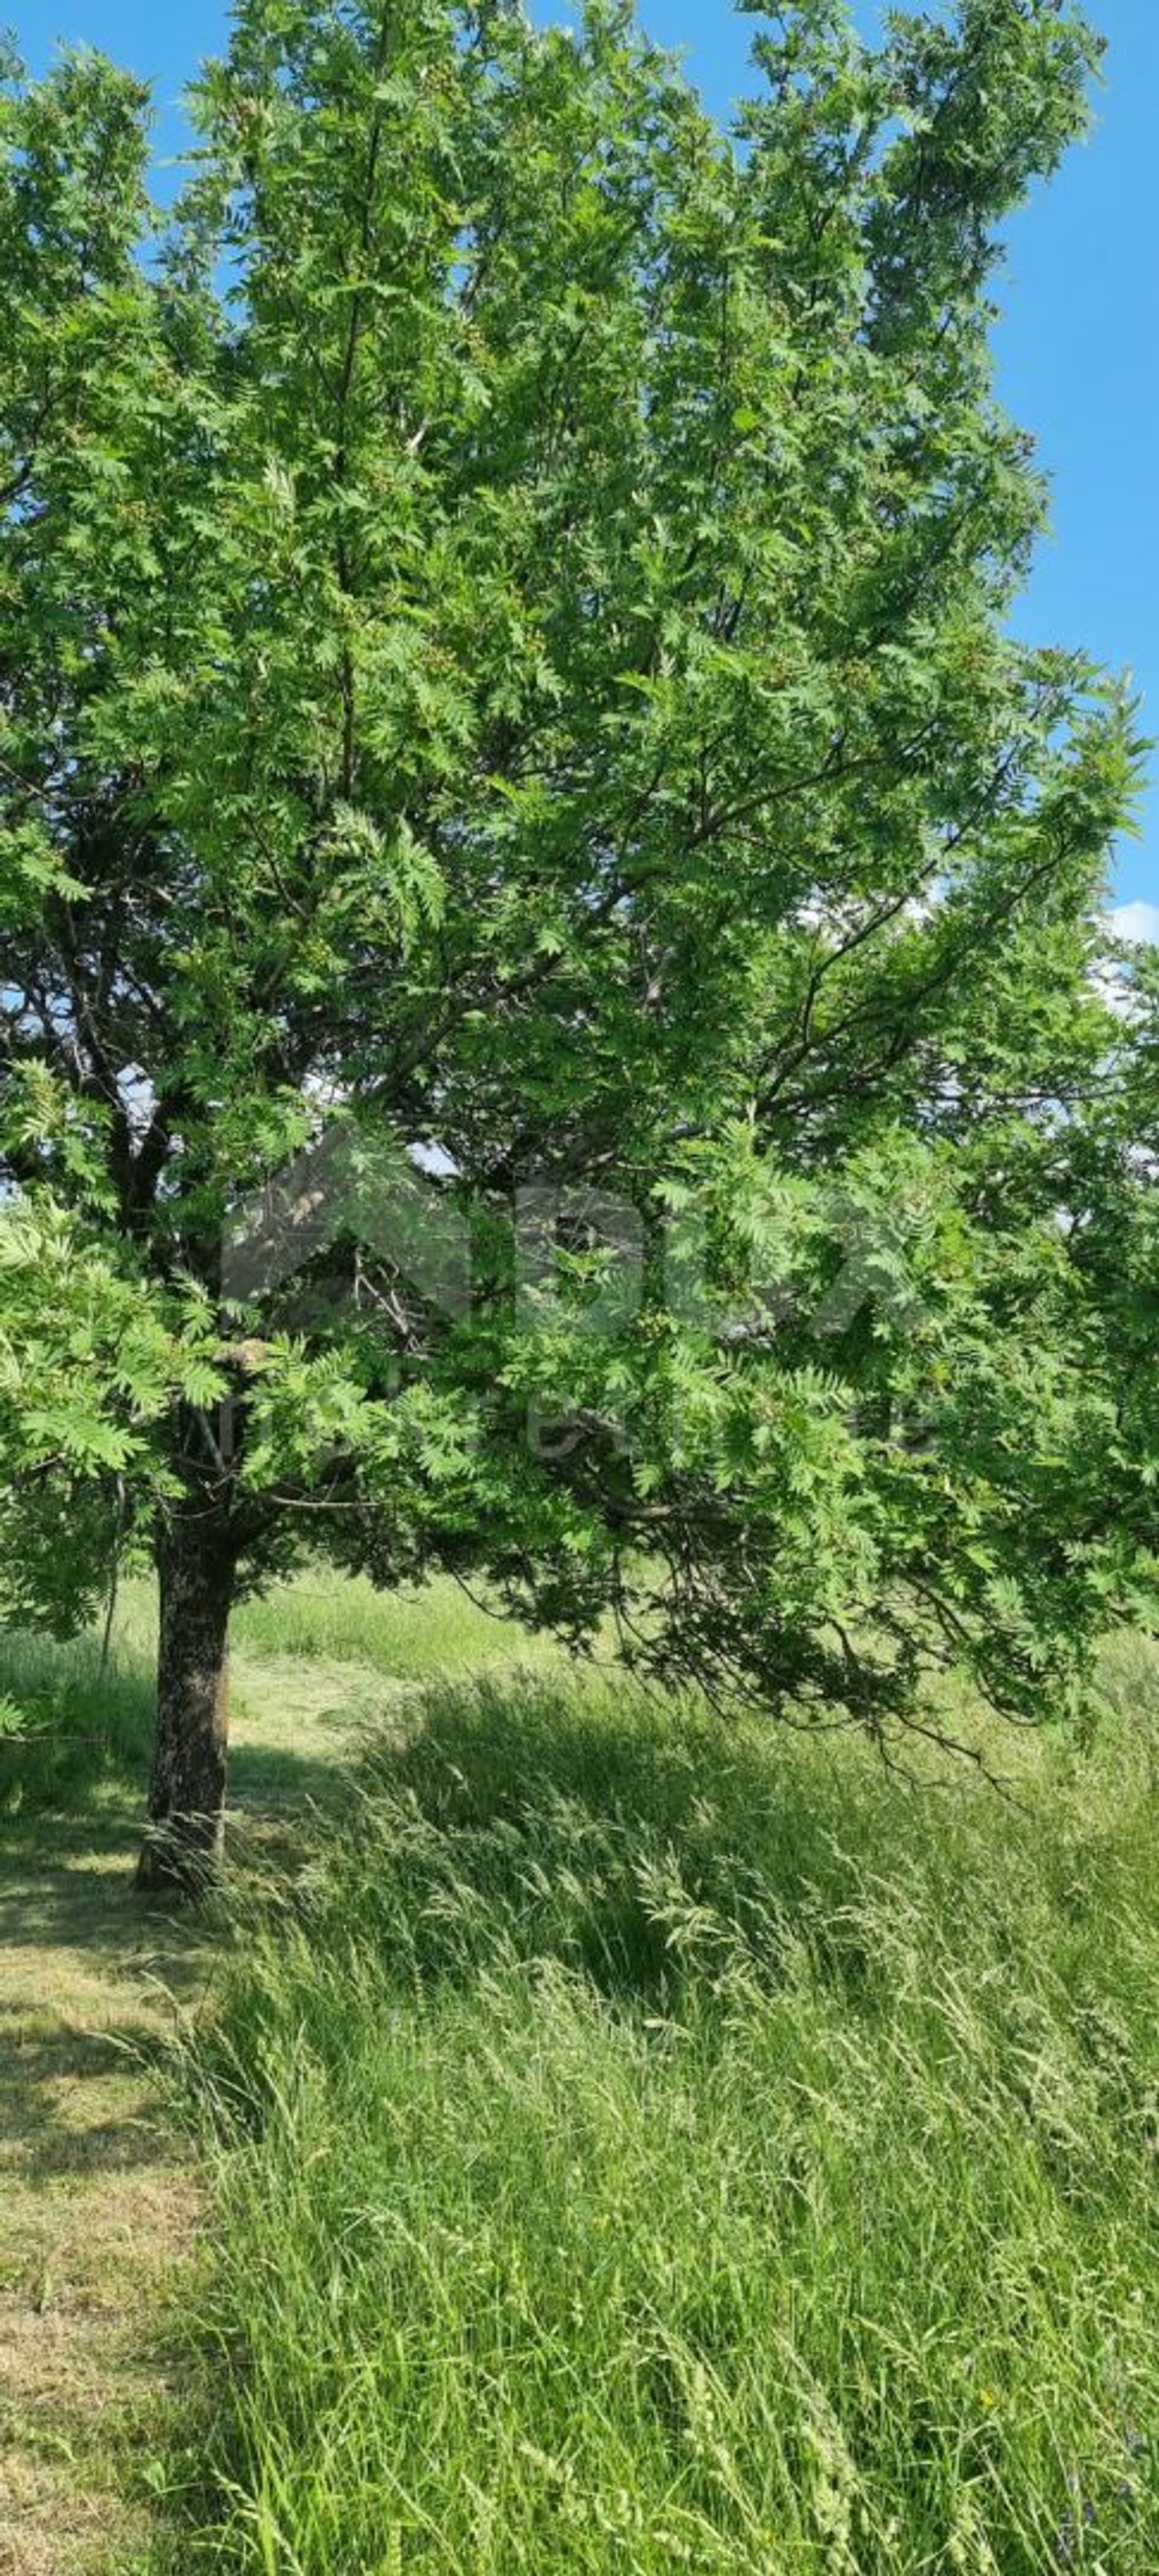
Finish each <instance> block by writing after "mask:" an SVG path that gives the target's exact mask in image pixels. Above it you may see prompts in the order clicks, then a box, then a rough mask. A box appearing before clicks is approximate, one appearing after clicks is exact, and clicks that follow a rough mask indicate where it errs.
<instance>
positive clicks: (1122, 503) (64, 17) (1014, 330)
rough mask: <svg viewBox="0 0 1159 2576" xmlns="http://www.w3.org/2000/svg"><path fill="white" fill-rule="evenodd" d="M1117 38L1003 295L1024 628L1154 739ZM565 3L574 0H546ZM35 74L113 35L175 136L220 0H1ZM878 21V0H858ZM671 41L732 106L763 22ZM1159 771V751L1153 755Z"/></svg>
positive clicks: (1129, 185)
mask: <svg viewBox="0 0 1159 2576" xmlns="http://www.w3.org/2000/svg"><path fill="white" fill-rule="evenodd" d="M1089 7H1090V13H1091V15H1092V16H1093V18H1094V20H1095V23H1096V24H1097V25H1098V26H1099V28H1100V29H1101V30H1102V32H1103V33H1104V34H1105V35H1106V36H1107V37H1108V38H1109V40H1110V47H1109V52H1108V56H1107V64H1106V86H1105V88H1104V90H1103V91H1102V93H1101V95H1100V97H1099V99H1098V102H1097V115H1098V124H1097V129H1096V132H1095V136H1094V139H1093V141H1092V142H1091V143H1090V144H1089V145H1087V146H1086V147H1085V148H1084V149H1083V150H1081V151H1079V152H1077V153H1074V154H1072V156H1071V158H1070V161H1069V162H1068V164H1067V166H1066V168H1065V170H1064V171H1063V172H1062V174H1061V175H1060V177H1059V178H1058V179H1057V180H1056V181H1055V184H1054V186H1053V188H1052V189H1050V190H1049V191H1047V192H1045V193H1044V194H1042V195H1040V196H1039V198H1038V199H1037V200H1036V202H1035V203H1034V204H1033V205H1032V206H1031V207H1030V208H1028V209H1027V211H1026V212H1025V213H1024V214H1022V215H1021V216H1019V217H1018V219H1017V220H1016V222H1015V224H1014V225H1013V227H1012V230H1011V237H1010V253H1009V265H1008V269H1007V272H1006V276H1005V280H1004V282H1003V285H1002V289H1001V301H1002V304H1003V308H1004V309H1003V320H1002V324H1001V328H1000V334H999V354H1000V365H1001V387H1002V392H1003V395H1004V398H1005V400H1006V402H1007V404H1008V406H1009V408H1010V409H1011V410H1012V411H1013V412H1014V413H1015V414H1016V415H1017V417H1018V419H1019V420H1020V421H1021V422H1022V424H1023V425H1024V426H1025V427H1026V428H1027V429H1030V430H1033V431H1034V433H1035V435H1036V437H1037V439H1038V443H1039V454H1040V457H1041V459H1042V462H1043V463H1044V464H1045V466H1046V467H1047V469H1048V471H1049V473H1050V475H1051V477H1052V480H1053V486H1054V529H1053V534H1052V536H1051V538H1050V539H1049V540H1048V542H1047V543H1046V544H1045V545H1044V546H1043V548H1042V550H1041V552H1040V556H1039V561H1038V565H1037V568H1036V571H1035V575H1034V579H1033V582H1032V584H1031V587H1030V590H1029V592H1028V594H1027V597H1026V600H1025V601H1024V603H1023V605H1022V608H1021V609H1020V612H1019V617H1018V624H1019V628H1020V630H1021V631H1024V632H1025V633H1027V634H1028V635H1031V636H1034V637H1035V638H1036V639H1037V640H1039V641H1042V642H1050V643H1061V644H1076V645H1080V644H1081V645H1083V646H1085V647H1086V648H1087V649H1088V650H1089V651H1091V652H1093V653H1095V654H1096V655H1097V656H1098V657H1099V658H1100V659H1101V660H1102V661H1104V662H1107V663H1109V664H1111V665H1112V666H1113V667H1114V668H1115V669H1121V668H1122V667H1123V666H1124V665H1126V666H1129V668H1130V669H1131V670H1132V671H1133V672H1134V674H1135V678H1136V682H1137V684H1138V687H1139V688H1140V690H1141V691H1142V692H1143V693H1144V696H1145V700H1146V706H1145V723H1146V726H1147V728H1148V730H1150V731H1153V732H1155V733H1157V734H1159V444H1157V440H1156V430H1155V412H1156V408H1157V407H1159V152H1157V151H1156V146H1155V132H1154V129H1155V118H1156V112H1157V111H1159V0H1089ZM549 10H550V14H551V15H553V16H554V15H558V16H564V15H566V14H567V10H566V0H539V14H541V15H547V14H548V12H549ZM0 12H2V14H3V15H5V16H7V15H10V16H11V19H12V21H13V23H14V26H15V32H16V35H17V39H18V41H19V43H20V45H21V48H22V50H23V52H24V54H25V55H26V57H27V59H28V60H29V61H30V62H31V63H32V64H33V65H34V66H36V67H37V68H39V67H40V66H41V65H42V64H43V63H44V61H45V60H46V58H47V56H48V54H49V53H50V51H51V48H52V45H53V43H54V42H55V41H56V40H57V39H64V40H65V41H69V42H77V41H83V42H86V43H88V44H93V45H99V46H101V47H103V48H104V50H105V51H106V52H108V53H111V54H113V55H115V56H117V57H118V58H119V59H120V60H121V61H123V62H126V63H128V64H130V65H131V66H132V68H133V69H134V70H135V71H138V72H140V73H141V74H142V75H144V76H146V77H148V78H149V79H151V80H152V81H153V82H154V83H155V86H156V95H157V102H158V107H159V109H160V110H161V126H160V132H159V148H161V149H165V150H170V151H172V150H176V149H177V148H178V145H179V140H180V131H181V128H180V118H179V112H178V102H179V99H180V94H181V88H182V84H183V82H184V80H185V79H186V77H187V76H188V73H189V71H190V69H191V68H192V66H193V64H194V62H195V60H196V59H197V57H199V56H200V55H202V54H204V53H208V52H212V51H214V50H215V49H217V48H219V47H220V45H221V42H222V39H223V35H224V31H225V26H226V17H227V12H226V8H225V6H224V5H223V4H222V0H183V5H182V6H180V7H179V8H173V7H162V6H159V5H158V0H8V6H7V9H4V7H3V0H0ZM859 13H860V15H861V17H862V18H863V20H864V22H865V23H866V25H867V26H871V25H872V22H873V18H874V14H875V12H874V7H873V0H859ZM641 14H642V16H643V17H644V19H645V22H646V24H647V25H648V26H649V28H650V29H651V32H652V33H653V35H655V36H657V37H659V38H660V39H661V41H662V42H665V43H670V44H674V45H682V46H683V47H685V48H686V52H687V59H688V64H689V68H690V70H691V72H692V74H693V76H694V78H695V79H696V80H697V82H698V83H699V85H700V87H701V88H702V89H703V91H704V93H705V95H706V97H707V98H708V100H709V102H710V104H711V105H712V106H714V107H715V108H717V109H718V110H720V111H721V112H723V111H724V110H725V109H726V108H727V106H728V103H729V101H730V100H731V99H732V98H734V97H735V96H736V94H737V92H738V91H739V90H740V89H741V88H742V87H743V84H744V76H745V61H746V55H747V49H748V44H749V40H750V38H751V35H752V32H753V26H752V21H751V19H748V20H746V19H736V18H734V17H733V16H732V15H731V13H730V11H729V10H728V8H727V7H726V6H725V5H724V0H642V7H641ZM1155 765H1156V766H1157V767H1159V756H1157V761H1156V764H1155ZM1118 896H1119V901H1120V902H1121V903H1122V904H1123V905H1125V906H1129V907H1131V926H1133V927H1135V928H1138V929H1140V930H1142V929H1147V930H1149V931H1150V933H1151V935H1153V936H1159V792H1157V791H1153V792H1152V795H1151V798H1150V800H1149V810H1148V816H1147V827H1146V836H1145V839H1144V841H1143V843H1142V844H1141V845H1137V844H1133V843H1127V844H1126V846H1125V847H1124V849H1123V851H1122V852H1121V854H1120V865H1119V874H1118ZM1152 908H1153V909H1152Z"/></svg>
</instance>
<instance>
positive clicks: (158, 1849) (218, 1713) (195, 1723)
mask: <svg viewBox="0 0 1159 2576" xmlns="http://www.w3.org/2000/svg"><path fill="white" fill-rule="evenodd" d="M157 1572H158V1576H159V1579H160V1588H161V1629H160V1643H159V1647H158V1655H157V1740H156V1749H155V1753H154V1759H153V1784H152V1789H151V1792H150V1797H149V1829H148V1833H147V1835H146V1838H145V1846H144V1849H143V1851H142V1853H141V1860H140V1866H139V1869H138V1873H137V1883H138V1885H139V1886H140V1887H142V1888H144V1889H147V1890H155V1889H156V1890H164V1891H167V1892H170V1893H173V1892H176V1893H178V1894H180V1895H185V1896H191V1895H199V1894H201V1893H202V1892H203V1891H204V1889H205V1887H206V1886H207V1884H208V1882H209V1880H210V1879H211V1878H212V1877H213V1874H214V1871H215V1869H216V1867H217V1864H218V1862H219V1860H220V1858H221V1853H222V1846H223V1843H224V1838H225V1786H226V1771H227V1766H228V1757H229V1614H230V1609H231V1607H232V1603H233V1591H234V1574H235V1554H234V1547H233V1541H232V1534H231V1531H230V1526H229V1520H228V1517H227V1515H225V1514H224V1513H220V1512H217V1511H214V1510H212V1509H210V1510H209V1511H207V1512H204V1513H186V1514H184V1515H181V1516H178V1517H176V1518H174V1519H173V1520H172V1521H171V1522H170V1523H169V1525H168V1527H167V1528H166V1529H165V1530H164V1531H163V1532H162V1535H161V1538H160V1539H159V1541H158V1546H157Z"/></svg>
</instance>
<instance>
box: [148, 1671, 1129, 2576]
mask: <svg viewBox="0 0 1159 2576" xmlns="http://www.w3.org/2000/svg"><path fill="white" fill-rule="evenodd" d="M1148 1686H1149V1687H1152V1688H1153V1675H1150V1676H1149V1685H1148ZM1025 1770H1026V1778H1025V1784H1024V1792H1023V1794H1024V1800H1025V1804H1024V1806H1023V1807H1021V1808H1017V1809H1016V1808H1012V1807H1010V1806H1008V1805H1003V1804H1001V1803H999V1802H998V1801H997V1800H996V1799H995V1797H994V1796H993V1794H992V1793H990V1792H988V1791H985V1790H983V1789H979V1788H975V1787H973V1786H967V1785H966V1784H965V1783H964V1782H962V1781H956V1782H955V1783H954V1784H952V1785H949V1786H946V1785H943V1786H942V1787H940V1788H937V1789H934V1788H931V1789H929V1790H928V1791H925V1792H919V1793H915V1792H913V1791H910V1790H907V1789H906V1788H905V1787H904V1786H903V1785H901V1784H899V1783H897V1782H895V1781H891V1780H890V1779H889V1778H887V1777H886V1776H884V1775H883V1774H882V1773H880V1772H879V1771H878V1770H877V1769H875V1768H874V1767H873V1766H872V1764H871V1763H870V1762H869V1761H868V1760H866V1759H865V1758H863V1757H862V1756H860V1755H859V1754H858V1753H857V1752H856V1751H855V1750H854V1749H853V1748H849V1747H844V1746H839V1747H838V1748H837V1750H836V1752H833V1751H831V1750H829V1749H828V1748H822V1747H818V1746H815V1745H810V1744H806V1743H802V1742H800V1741H798V1740H796V1739H787V1738H785V1737H784V1736H773V1737H771V1738H770V1737H765V1736H763V1735H762V1734H761V1733H760V1732H758V1731H757V1730H755V1729H744V1730H741V1731H738V1732H736V1733H733V1734H726V1733H725V1732H723V1731H722V1730H721V1729H720V1727H719V1726H718V1725H717V1724H716V1723H715V1722H712V1721H709V1720H707V1719H706V1718H705V1717H703V1716H702V1715H701V1714H699V1713H698V1712H697V1711H696V1710H695V1709H691V1708H683V1709H672V1710H669V1711H667V1712H664V1713H662V1714H661V1713H658V1712H656V1711H655V1710H654V1709H653V1708H651V1707H649V1706H647V1705H645V1704H643V1703H641V1702H640V1701H638V1700H637V1699H635V1698H634V1697H632V1696H631V1695H630V1694H629V1693H628V1692H627V1691H626V1690H624V1689H622V1688H621V1690H620V1691H619V1692H617V1693H613V1692H611V1691H608V1690H606V1689H605V1690H600V1689H598V1688H590V1687H589V1688H588V1689H587V1690H586V1691H584V1692H580V1691H579V1690H578V1689H576V1688H569V1687H567V1686H566V1685H563V1684H560V1683H559V1682H557V1681H553V1680H551V1679H548V1680H541V1681H540V1682H539V1683H538V1684H528V1685H526V1686H524V1687H523V1688H520V1689H515V1688H513V1687H511V1686H507V1687H503V1686H501V1685H500V1684H499V1683H498V1682H496V1681H494V1680H492V1681H491V1682H486V1683H483V1684H481V1685H476V1686H474V1687H467V1686H461V1687H458V1688H455V1687H451V1688H447V1687H443V1688H441V1689H439V1690H438V1691H437V1692H435V1693H434V1694H432V1696H431V1697H430V1698H429V1700H428V1702H427V1705H426V1710H425V1718H424V1721H423V1723H422V1724H420V1725H418V1726H416V1728H415V1730H414V1732H413V1735H412V1737H411V1740H410V1741H409V1743H408V1745H407V1746H406V1747H405V1749H404V1750H402V1751H401V1752H398V1751H396V1752H395V1753H393V1754H389V1753H387V1752H385V1751H382V1750H379V1751H377V1752H372V1753H370V1754H368V1757H367V1760H366V1763H365V1765H364V1768H363V1770H362V1772H361V1775H360V1777H359V1779H358V1782H357V1787H356V1791H355V1793H354V1795H353V1797H352V1800H351V1803H350V1806H349V1809H348V1812H347V1813H346V1815H345V1816H344V1818H343V1819H342V1820H341V1822H340V1823H339V1824H338V1825H336V1826H335V1827H333V1828H332V1829H330V1830H329V1832H328V1833H326V1834H324V1835H323V1838H322V1839H321V1840H320V1841H318V1842H317V1844H316V1846H315V1848H314V1849H313V1852H312V1854H311V1856H310V1858H309V1860H308V1862H307V1864H306V1865H305V1867H304V1868H303V1871H302V1873H301V1876H300V1878H299V1880H298V1882H297V1883H296V1884H295V1886H294V1888H293V1889H292V1890H290V1891H288V1892H287V1893H286V1895H285V1898H284V1900H283V1902H282V1903H281V1904H279V1906H278V1907H277V1908H276V1909H275V1910H274V1911H272V1912H271V1911H270V1910H268V1909H267V1910H266V1911H265V1912H264V1913H262V1914H256V1913H255V1914H251V1916H249V1917H248V1918H245V1917H243V1916H241V1915H239V1917H238V1919H237V1924H236V1934H237V1938H236V1952H235V1957H234V1961H233V1965H232V1967H231V1969H230V1971H229V1975H228V1978H227V1981H226V1986H225V1990H224V1992H223V1995H222V1998H221V2007H220V2011H219V2013H218V2015H217V2016H216V2018H215V2019H214V2021H213V2022H212V2023H211V2025H210V2027H209V2028H208V2030H207V2031H206V2033H205V2034H204V2035H203V2037H202V2038H201V2040H200V2041H199V2042H198V2043H197V2044H196V2045H195V2046H194V2048H193V2049H192V2051H191V2054H190V2057H189V2060H188V2062H187V2065H186V2068H185V2092H186V2100H187V2102H188V2105H189V2107H190V2112H191V2116H192V2117H193V2118H194V2119H195V2120H196V2122H197V2124H198V2127H199V2130H200V2134H201V2136H202V2140H203V2143H204V2146H205V2150H206V2153H207V2156H208V2159H209V2165H210V2171H211V2175H212V2182H213V2189H214V2192H215V2195H216V2207H217V2224H216V2230H215V2254H214V2259H213V2262H212V2265H211V2268H210V2272H209V2275H208V2279H207V2284H206V2290H205V2296H204V2300H203V2304H202V2313H201V2316H200V2320H199V2327H198V2331H199V2337H200V2344H201V2350H202V2353H203V2355H208V2357H209V2359H210V2362H211V2370H210V2374H209V2385H210V2389H211V2394H212V2407H211V2417H210V2421H209V2424H208V2428H207V2435H206V2459H207V2462H208V2467H207V2471H206V2475H207V2478H208V2485H207V2486H205V2485H200V2486H199V2491H198V2492H199V2518H198V2520H197V2522H196V2527H193V2528H191V2529H190V2531H189V2534H188V2538H187V2540H186V2541H185V2542H184V2543H183V2556H182V2564H183V2565H185V2564H186V2563H187V2564H188V2565H189V2566H190V2567H196V2566H200V2565H213V2566H215V2567H220V2568H223V2569H233V2570H245V2571H254V2576H258V2571H262V2576H338V2571H341V2576H346V2571H348V2570H349V2571H352V2576H353V2571H356V2570H357V2571H361V2572H362V2576H408V2571H411V2570H419V2569H422V2570H424V2571H431V2576H434V2571H440V2576H441V2572H442V2571H446V2576H452V2571H454V2576H515V2571H527V2576H544V2571H546V2570H552V2571H555V2570H559V2571H563V2570H568V2571H577V2572H578V2571H581V2570H583V2571H592V2576H595V2571H607V2570H612V2569H615V2570H621V2569H622V2570H625V2571H627V2572H628V2576H660V2571H664V2576H669V2571H672V2570H678V2569H681V2568H687V2569H690V2570H695V2571H696V2576H718V2572H719V2576H758V2571H759V2576H885V2571H887V2570H889V2571H902V2570H904V2571H907V2576H918V2571H935V2570H946V2571H951V2570H962V2571H967V2576H1044V2571H1046V2570H1049V2569H1052V2568H1054V2567H1059V2566H1062V2567H1069V2566H1073V2567H1076V2568H1078V2567H1085V2568H1089V2569H1092V2570H1094V2569H1096V2568H1097V2569H1101V2570H1103V2571H1105V2576H1111V2571H1113V2576H1154V2570H1155V2568H1156V2567H1157V2566H1159V2463H1157V2458H1156V2443H1157V2441H1159V2349H1157V2346H1156V2338H1155V2330H1154V2316H1155V2292H1156V2288H1157V2286H1159V2227H1157V2220H1159V2193H1157V2149H1159V2099H1157V2084H1159V2051H1157V2045H1156V2029H1155V1981H1156V1963H1157V1957H1159V1925H1157V1920H1156V1915H1157V1903H1156V1891H1155V1884H1154V1849H1153V1828H1154V1820H1155V1807H1154V1804H1153V1802H1152V1799H1151V1797H1150V1794H1149V1790H1148V1771H1147V1764H1146V1761H1145V1759H1144V1758H1143V1756H1142V1755H1140V1753H1139V1751H1138V1748H1137V1736H1136V1732H1135V1730H1134V1729H1133V1728H1132V1727H1131V1726H1130V1725H1129V1724H1128V1723H1127V1722H1126V1720H1124V1721H1123V1722H1122V1723H1121V1724H1120V1726H1119V1727H1118V1728H1117V1730H1116V1731H1115V1732H1114V1734H1113V1735H1111V1736H1108V1738H1107V1740H1106V1743H1105V1745H1104V1747H1103V1748H1102V1750H1101V1751H1100V1752H1099V1754H1098V1755H1097V1756H1096V1757H1094V1758H1092V1759H1091V1760H1090V1761H1089V1762H1086V1763H1084V1762H1081V1761H1069V1762H1068V1761H1067V1760H1065V1759H1064V1758H1063V1757H1062V1756H1061V1755H1059V1756H1056V1755H1054V1754H1052V1753H1051V1752H1050V1751H1049V1750H1048V1749H1045V1750H1044V1751H1043V1752H1042V1753H1041V1755H1040V1756H1039V1757H1038V1758H1037V1760H1036V1762H1033V1763H1028V1764H1027V1765H1026V1766H1025Z"/></svg>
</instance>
